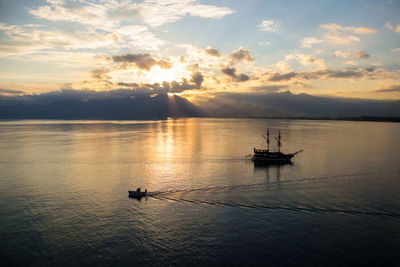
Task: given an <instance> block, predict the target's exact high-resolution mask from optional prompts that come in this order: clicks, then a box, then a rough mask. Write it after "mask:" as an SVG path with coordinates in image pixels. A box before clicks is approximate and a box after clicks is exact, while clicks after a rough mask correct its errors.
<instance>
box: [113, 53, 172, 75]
mask: <svg viewBox="0 0 400 267" xmlns="http://www.w3.org/2000/svg"><path fill="white" fill-rule="evenodd" d="M112 59H113V61H114V62H122V63H134V64H135V65H136V66H137V67H138V68H139V69H143V70H147V71H149V70H150V69H151V68H152V67H153V66H155V65H158V66H160V67H161V68H165V69H169V68H171V67H172V63H170V62H168V61H164V60H161V61H157V60H155V59H154V58H153V57H152V56H151V55H150V54H125V55H119V56H113V57H112Z"/></svg>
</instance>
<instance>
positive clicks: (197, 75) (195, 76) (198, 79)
mask: <svg viewBox="0 0 400 267" xmlns="http://www.w3.org/2000/svg"><path fill="white" fill-rule="evenodd" d="M191 81H192V82H194V84H195V85H196V86H198V87H199V88H200V87H201V84H202V83H203V81H204V76H203V74H201V72H200V71H196V72H193V73H192V79H191Z"/></svg>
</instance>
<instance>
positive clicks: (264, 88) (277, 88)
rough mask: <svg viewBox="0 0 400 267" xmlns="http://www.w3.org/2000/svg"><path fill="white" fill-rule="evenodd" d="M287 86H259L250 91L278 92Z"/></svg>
mask: <svg viewBox="0 0 400 267" xmlns="http://www.w3.org/2000/svg"><path fill="white" fill-rule="evenodd" d="M288 87H289V86H288V85H286V84H277V85H261V86H254V87H252V88H251V89H253V90H255V91H259V92H278V91H280V90H282V89H287V88H288Z"/></svg>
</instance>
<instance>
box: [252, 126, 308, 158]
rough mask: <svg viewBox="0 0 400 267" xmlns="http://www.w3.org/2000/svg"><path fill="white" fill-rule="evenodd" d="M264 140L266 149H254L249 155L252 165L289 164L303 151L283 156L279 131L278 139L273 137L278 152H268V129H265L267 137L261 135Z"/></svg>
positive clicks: (269, 141)
mask: <svg viewBox="0 0 400 267" xmlns="http://www.w3.org/2000/svg"><path fill="white" fill-rule="evenodd" d="M263 137H264V139H265V140H266V142H267V149H266V150H265V149H257V148H254V154H253V155H251V160H252V161H253V162H254V163H261V164H279V163H289V162H290V161H291V159H292V158H293V157H294V156H296V155H297V154H298V153H301V152H302V151H303V150H299V151H297V152H295V153H291V154H285V153H283V152H281V147H282V140H281V131H280V130H279V134H278V137H275V140H276V142H277V147H278V151H270V150H269V144H270V143H271V140H270V137H269V128H267V136H265V135H263Z"/></svg>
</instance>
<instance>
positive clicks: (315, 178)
mask: <svg viewBox="0 0 400 267" xmlns="http://www.w3.org/2000/svg"><path fill="white" fill-rule="evenodd" d="M374 172H375V171H370V172H357V173H351V174H341V175H331V176H320V177H306V178H300V179H288V180H282V181H273V182H262V183H249V184H238V185H222V186H213V187H202V188H188V189H176V190H166V191H155V192H152V193H148V194H147V195H148V196H156V195H168V194H173V193H183V192H196V191H214V190H234V189H239V188H246V187H258V186H264V185H273V184H286V183H296V182H311V181H318V180H329V179H336V178H349V177H357V176H363V175H367V174H372V173H374Z"/></svg>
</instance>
